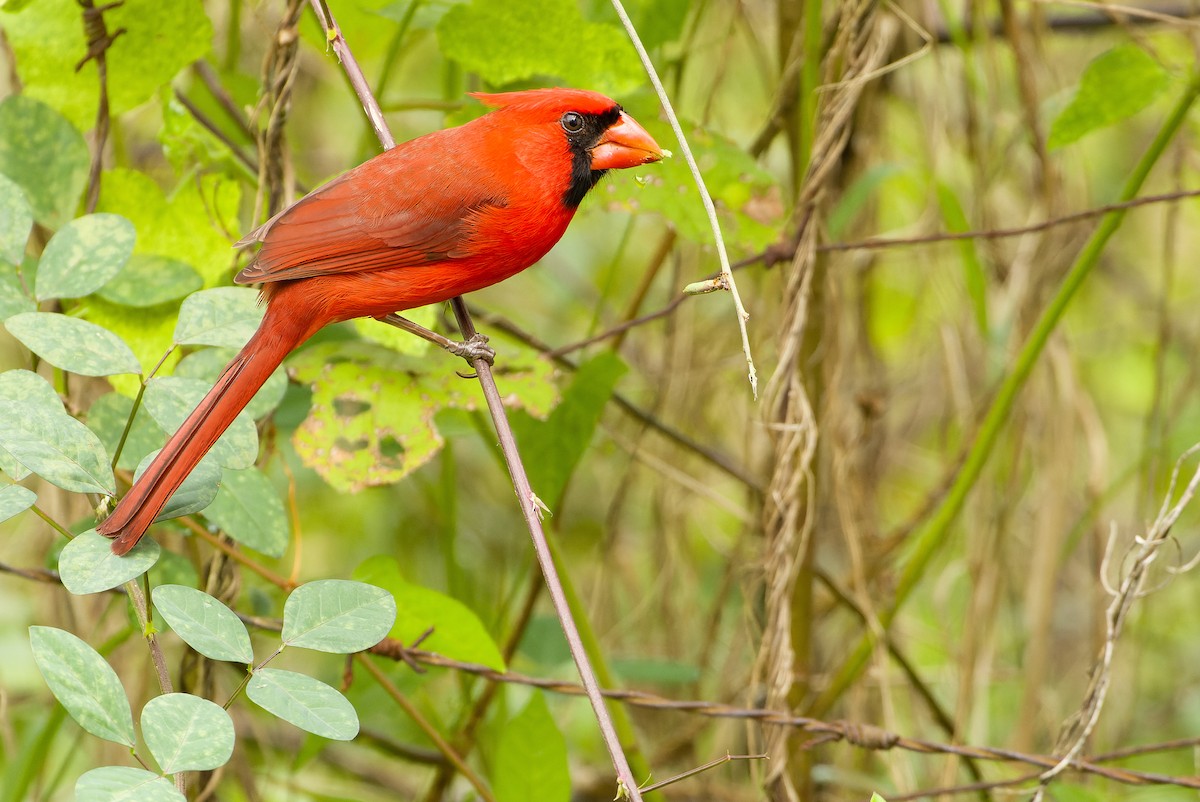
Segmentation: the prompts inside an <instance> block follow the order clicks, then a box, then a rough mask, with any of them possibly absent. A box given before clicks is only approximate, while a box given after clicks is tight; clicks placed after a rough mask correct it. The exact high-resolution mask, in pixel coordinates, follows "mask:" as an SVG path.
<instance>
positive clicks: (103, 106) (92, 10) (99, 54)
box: [75, 0, 125, 214]
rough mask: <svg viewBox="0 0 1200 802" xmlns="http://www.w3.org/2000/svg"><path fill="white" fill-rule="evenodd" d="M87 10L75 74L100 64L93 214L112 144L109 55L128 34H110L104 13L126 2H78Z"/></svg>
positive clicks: (91, 174)
mask: <svg viewBox="0 0 1200 802" xmlns="http://www.w3.org/2000/svg"><path fill="white" fill-rule="evenodd" d="M76 2H78V3H79V6H80V8H82V9H83V32H84V34H86V36H87V55H85V56H84V57H83V58H82V59H80V60H79V63H78V64H76V65H75V72H79V71H80V70H82V69H83V65H85V64H87V63H88V62H89V61H94V62H96V75H97V77H98V78H99V80H100V97H99V104H98V106H97V108H96V142H95V149H94V151H93V153H92V164H91V167H90V168H89V170H88V183H87V202H86V206H85V207H84V208H86V209H87V213H88V214H91V213H92V212H94V211H96V204H98V203H99V202H100V167H101V165H102V164H103V162H104V146H105V144H106V143H107V142H108V129H109V112H108V59H107V58H106V56H105V54H106V53H107V52H108V49H109V48H110V47H112V44H113V42H115V41H116V39H117V37H119V36H120V35H121V34H123V33H125V29H124V28H118V29H117V30H115V31H113V32H112V33H109V32H108V25H107V24H106V23H105V22H104V12H105V11H109V10H110V9H114V8H117V7H118V6H121V5H124V3H125V0H116V2H113V3H108V4H107V5H103V6H96V5H95V4H94V3H93V0H76Z"/></svg>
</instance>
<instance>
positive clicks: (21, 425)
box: [0, 394, 117, 496]
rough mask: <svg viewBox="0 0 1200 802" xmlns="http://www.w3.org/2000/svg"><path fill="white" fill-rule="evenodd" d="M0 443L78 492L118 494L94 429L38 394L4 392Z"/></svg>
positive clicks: (35, 469)
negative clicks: (15, 396) (11, 396)
mask: <svg viewBox="0 0 1200 802" xmlns="http://www.w3.org/2000/svg"><path fill="white" fill-rule="evenodd" d="M0 449H4V451H5V452H7V453H8V455H9V456H11V457H12V458H13V459H15V460H16V461H17V462H19V463H20V464H21V465H23V466H24V467H26V468H28V469H29V470H31V471H33V472H34V473H36V474H37V475H38V476H40V477H42V478H43V479H45V480H46V481H47V482H50V483H51V484H53V485H56V486H58V487H61V488H62V489H63V490H70V491H71V492H74V493H106V494H108V495H110V496H111V495H114V494H116V492H117V483H116V480H115V479H114V478H113V472H112V467H111V466H110V465H109V464H108V454H107V453H106V452H105V451H104V446H103V444H101V442H100V439H99V438H98V437H96V435H95V434H93V433H92V430H91V429H89V428H88V427H86V426H84V425H83V424H82V423H80V422H79V421H77V420H75V419H74V418H72V417H71V416H70V415H68V414H67V413H66V412H64V411H63V407H62V402H61V401H59V400H58V397H57V396H55V397H54V401H53V402H49V401H47V400H46V399H42V398H38V397H30V398H27V399H25V400H24V401H10V400H8V399H7V398H4V397H3V395H2V394H0Z"/></svg>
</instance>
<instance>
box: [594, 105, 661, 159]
mask: <svg viewBox="0 0 1200 802" xmlns="http://www.w3.org/2000/svg"><path fill="white" fill-rule="evenodd" d="M662 157H663V151H662V148H660V147H659V146H658V143H657V142H655V141H654V137H652V136H650V135H649V134H648V133H646V129H645V128H642V126H640V125H638V123H637V120H635V119H633V118H632V117H630V116H629V115H628V114H626V113H625V112H621V116H620V117H619V118H618V119H617V121H616V122H615V123H613V124H612V125H610V126H609V127H608V130H607V131H605V132H604V136H602V137H600V142H599V143H597V145H596V147H594V148H592V169H593V170H622V169H624V168H626V167H637V166H638V165H639V164H649V163H650V162H656V161H658V160H659V159H661V158H662Z"/></svg>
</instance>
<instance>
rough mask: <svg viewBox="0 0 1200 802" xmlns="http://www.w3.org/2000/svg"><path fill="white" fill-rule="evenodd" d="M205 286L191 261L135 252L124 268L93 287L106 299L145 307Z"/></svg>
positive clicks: (182, 295) (126, 304) (170, 299)
mask: <svg viewBox="0 0 1200 802" xmlns="http://www.w3.org/2000/svg"><path fill="white" fill-rule="evenodd" d="M203 286H204V280H203V279H201V278H200V274H199V273H197V272H196V271H195V270H194V269H193V268H192V266H191V265H189V264H187V263H186V262H181V261H179V260H178V259H170V258H168V257H166V256H148V255H146V254H140V253H139V254H134V255H133V256H131V257H129V261H128V262H127V263H126V264H125V269H124V270H122V271H121V272H120V273H117V275H116V277H115V278H114V279H113V280H112V281H110V282H108V283H107V284H105V285H104V286H103V287H101V288H100V289H99V290H97V291H96V294H97V295H99V296H100V297H101V298H103V299H104V300H106V301H111V302H112V303H114V304H121V305H122V306H133V307H146V306H157V305H158V304H162V303H166V302H167V301H174V300H175V299H177V298H182V297H184V296H185V295H188V294H189V293H193V292H195V291H196V290H198V289H200V288H201V287H203Z"/></svg>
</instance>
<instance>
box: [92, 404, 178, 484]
mask: <svg viewBox="0 0 1200 802" xmlns="http://www.w3.org/2000/svg"><path fill="white" fill-rule="evenodd" d="M132 412H133V399H132V398H127V397H126V396H123V395H121V394H120V393H105V394H104V395H102V396H100V397H99V398H97V399H96V400H95V401H93V402H92V405H91V406H90V407H89V408H88V411H87V426H88V428H89V429H91V430H92V431H93V432H95V433H96V436H97V437H99V438H100V442H102V443H103V444H104V450H105V451H107V452H108V458H109V462H111V461H112V455H113V454H115V453H116V451H117V443H119V442H121V433H122V432H123V431H124V430H125V422H126V421H128V420H129V415H130V414H131V413H132ZM162 443H163V433H162V429H160V428H158V424H157V423H155V422H154V420H153V419H152V418H151V417H150V413H149V412H147V411H146V408H145V407H144V406H139V407H138V412H137V417H136V418H134V420H133V426H131V427H130V429H129V434H128V435H127V436H126V438H125V447H124V448H122V449H121V459H120V460H119V461H118V462H117V467H118V468H121V469H123V470H126V471H132V470H134V469H136V468H137V466H138V465H139V464H140V463H141V461H142V460H143V459H144V458H145V456H146V455H147V454H149V453H150V452H151V451H155V450H157V449H158V448H159V447H161V446H162Z"/></svg>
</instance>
